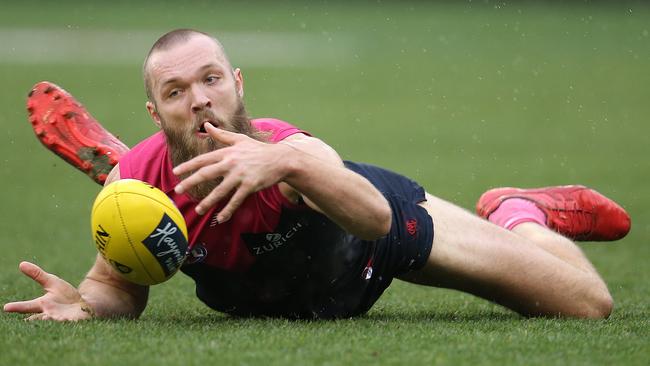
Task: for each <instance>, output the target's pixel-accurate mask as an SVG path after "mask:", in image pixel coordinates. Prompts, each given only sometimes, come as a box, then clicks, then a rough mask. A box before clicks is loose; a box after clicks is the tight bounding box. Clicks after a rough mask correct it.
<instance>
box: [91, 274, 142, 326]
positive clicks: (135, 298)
mask: <svg viewBox="0 0 650 366" xmlns="http://www.w3.org/2000/svg"><path fill="white" fill-rule="evenodd" d="M79 293H80V294H81V297H82V298H83V300H84V302H85V303H86V304H87V305H88V307H87V308H86V309H83V306H82V310H84V311H86V312H88V313H90V314H91V315H93V316H94V317H98V318H116V317H127V318H137V317H138V316H140V314H141V313H142V312H143V311H144V308H145V306H146V302H147V300H146V298H147V297H148V293H149V291H148V288H146V287H143V289H141V290H139V293H137V294H135V293H133V292H131V291H125V290H124V289H121V288H119V287H115V286H113V285H109V284H106V283H104V282H101V281H97V280H94V279H92V278H86V279H85V280H84V281H83V282H82V283H81V284H80V285H79Z"/></svg>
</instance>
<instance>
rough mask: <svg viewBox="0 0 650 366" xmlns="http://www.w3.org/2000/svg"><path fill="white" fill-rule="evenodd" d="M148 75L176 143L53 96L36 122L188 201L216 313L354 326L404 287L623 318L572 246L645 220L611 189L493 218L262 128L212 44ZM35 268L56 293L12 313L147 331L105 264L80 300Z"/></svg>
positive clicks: (486, 199)
mask: <svg viewBox="0 0 650 366" xmlns="http://www.w3.org/2000/svg"><path fill="white" fill-rule="evenodd" d="M143 73H144V80H145V88H146V91H147V96H148V101H147V102H146V108H147V110H148V112H149V114H150V116H151V118H152V119H153V121H154V123H155V124H156V125H157V126H158V127H160V129H161V131H159V132H158V133H156V134H154V135H153V136H151V137H149V138H147V139H145V140H144V141H143V142H141V143H139V144H138V145H137V146H135V147H134V148H133V149H132V150H128V148H126V147H125V146H123V145H122V144H121V143H120V142H119V141H118V140H117V139H115V138H114V137H113V136H112V135H110V134H109V133H108V132H107V131H105V130H104V129H103V128H102V127H101V126H100V125H99V124H98V123H97V122H95V121H94V120H93V119H92V117H90V115H89V114H88V113H87V112H86V111H85V110H84V109H83V107H82V106H81V105H79V104H78V103H77V102H76V101H75V100H74V98H72V96H70V95H69V94H67V93H66V92H65V91H63V90H62V89H60V88H58V87H56V86H54V85H52V84H49V83H41V84H38V85H37V86H36V87H35V88H34V90H33V91H32V93H30V97H29V100H28V109H29V110H30V120H31V121H32V124H33V126H34V129H35V131H36V133H37V135H38V136H39V138H40V139H41V141H42V142H43V143H44V144H45V145H46V146H48V148H50V149H51V150H52V151H54V152H56V153H57V154H59V155H61V156H62V157H63V158H64V159H66V160H67V161H68V162H70V163H72V164H73V165H75V166H76V167H78V168H79V169H81V170H83V171H85V172H86V173H88V174H89V175H91V176H92V177H93V178H94V179H95V180H96V181H98V182H103V181H105V183H106V184H109V183H111V182H114V181H116V180H118V179H125V178H135V179H140V180H143V181H146V182H147V183H149V184H151V185H153V186H156V187H158V188H160V189H161V190H162V191H163V192H165V193H166V194H167V195H168V196H169V197H170V198H171V199H172V200H173V201H174V203H175V204H176V205H177V206H178V208H179V210H180V211H181V212H182V213H183V216H184V218H185V220H186V222H187V225H188V230H189V242H190V245H191V248H190V249H191V250H190V252H189V253H188V258H187V260H186V262H185V263H184V264H183V266H182V268H181V270H182V271H183V272H184V273H185V274H187V275H189V276H191V277H192V278H193V279H194V281H195V283H196V293H197V296H198V297H199V298H200V299H201V300H202V301H203V302H204V303H205V304H206V305H208V306H210V307H211V308H213V309H215V310H217V311H221V312H225V313H228V314H233V315H238V316H280V317H289V318H325V319H328V318H341V317H351V316H356V315H360V314H363V313H365V312H366V311H368V310H369V309H370V308H371V307H372V305H373V304H374V303H375V301H377V299H378V298H379V297H380V296H381V294H382V293H383V291H384V290H385V289H386V288H387V287H388V286H389V285H390V283H391V281H392V280H393V279H394V278H399V279H401V280H405V281H410V282H414V283H418V284H422V285H427V286H436V287H445V288H452V289H457V290H461V291H465V292H469V293H471V294H474V295H477V296H480V297H482V298H485V299H487V300H490V301H494V302H496V303H498V304H501V305H504V306H506V307H508V308H510V309H512V310H514V311H516V312H518V313H520V314H522V315H526V316H567V317H589V318H604V317H607V316H609V314H610V312H611V310H612V299H611V296H610V294H609V291H608V289H607V286H606V285H605V283H604V281H603V280H602V279H601V278H600V276H599V275H598V273H597V272H596V270H595V269H594V267H593V266H592V265H591V263H590V262H589V260H588V259H587V258H586V257H585V256H584V254H583V253H582V251H581V250H580V248H579V247H578V246H576V245H575V243H573V242H572V241H571V239H574V240H616V239H619V238H622V237H623V236H625V235H626V234H627V232H628V230H629V228H630V220H629V217H628V215H627V213H626V212H625V211H624V210H623V209H622V208H621V207H620V206H618V205H617V204H616V203H614V202H613V201H611V200H609V199H608V198H606V197H604V196H603V195H601V194H599V193H597V192H596V191H594V190H591V189H588V188H586V187H582V186H563V187H548V188H543V189H533V190H522V189H514V188H500V189H494V190H491V191H488V192H486V193H485V194H484V195H483V196H482V197H481V198H480V199H479V202H478V204H477V210H478V213H479V215H480V216H481V217H483V218H485V219H488V220H484V219H482V218H480V217H477V216H475V215H472V214H470V213H469V212H466V211H465V210H463V209H461V208H459V207H457V206H455V205H453V204H451V203H448V202H445V201H443V200H441V199H439V198H436V197H434V196H433V195H431V194H429V193H426V192H425V191H424V189H423V188H422V187H421V186H420V185H419V184H418V183H416V182H414V181H412V180H410V179H408V178H406V177H403V176H400V175H398V174H395V173H393V172H390V171H387V170H384V169H381V168H378V167H374V166H370V165H366V164H359V163H353V162H347V161H346V162H344V161H342V160H341V158H340V157H339V156H338V154H337V153H336V152H335V151H334V150H333V149H332V148H331V147H329V146H328V145H326V144H325V143H324V142H322V141H321V140H319V139H317V138H315V137H313V136H310V135H309V133H307V132H305V131H303V130H301V129H299V128H297V127H295V126H293V125H291V124H289V123H287V122H284V121H280V120H277V119H271V118H262V119H252V120H250V119H249V118H248V117H247V114H246V111H245V108H244V105H243V101H242V100H243V95H244V83H243V77H242V73H241V70H240V69H238V68H233V67H232V66H231V64H230V61H229V60H228V58H227V56H226V54H225V52H224V50H223V47H222V46H221V44H220V43H219V42H218V41H217V40H216V39H215V38H213V37H211V36H209V35H207V34H205V33H202V32H198V31H194V30H187V29H181V30H175V31H172V32H169V33H167V34H165V35H164V36H162V37H161V38H160V39H159V40H158V41H157V42H156V43H155V44H154V46H153V47H152V49H151V51H150V52H149V54H148V56H147V58H146V60H145V63H144V68H143ZM72 136H77V137H76V138H72ZM118 162H119V163H118ZM113 165H115V166H114V168H112V170H110V173H109V174H107V172H108V171H107V169H109V167H112V166H113ZM434 224H435V227H436V230H435V235H434ZM19 267H20V270H21V271H23V272H24V273H25V274H26V275H28V276H30V277H31V278H33V279H34V280H35V281H37V282H38V283H39V284H40V285H41V286H43V288H44V289H45V291H46V294H45V295H43V296H42V297H40V298H38V299H34V300H28V301H21V302H14V303H9V304H6V305H5V307H4V310H5V311H8V312H19V313H26V314H32V315H31V316H30V317H29V318H30V319H54V320H61V321H64V320H80V319H87V318H91V317H94V316H95V317H116V316H126V317H138V316H139V315H140V314H141V313H142V311H144V309H145V307H146V304H147V298H148V287H146V286H139V285H135V284H132V283H129V282H127V281H126V280H124V279H123V278H122V277H120V275H119V274H118V273H117V271H116V270H115V269H114V268H112V267H111V266H110V265H109V264H107V263H106V262H105V261H104V259H103V258H102V257H101V256H98V257H97V259H96V261H95V264H94V265H93V267H92V268H91V270H90V271H89V273H88V274H87V276H86V278H85V280H84V281H83V282H82V283H81V284H80V285H79V288H78V289H77V288H74V287H73V286H71V285H70V284H68V283H67V282H65V281H64V280H62V279H60V278H58V277H56V276H54V275H51V274H49V273H47V272H45V271H43V270H42V269H40V268H39V267H38V266H36V265H35V264H32V263H29V262H22V263H21V264H20V266H19Z"/></svg>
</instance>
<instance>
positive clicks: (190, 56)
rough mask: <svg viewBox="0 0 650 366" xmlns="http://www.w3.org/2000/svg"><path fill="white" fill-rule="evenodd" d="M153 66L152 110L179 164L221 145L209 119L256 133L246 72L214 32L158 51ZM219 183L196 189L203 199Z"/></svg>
mask: <svg viewBox="0 0 650 366" xmlns="http://www.w3.org/2000/svg"><path fill="white" fill-rule="evenodd" d="M147 70H148V71H147V72H148V73H149V77H150V80H151V94H152V98H153V101H152V102H153V103H151V102H148V103H147V109H148V111H149V113H150V114H151V116H152V118H153V119H154V122H156V124H158V125H159V126H160V127H161V128H162V129H163V131H164V132H165V136H166V138H167V144H168V145H169V149H170V153H171V157H172V163H173V164H174V165H178V164H180V163H182V162H184V161H187V160H189V159H191V158H193V157H195V156H197V155H199V154H203V153H206V152H209V151H212V150H214V149H217V148H219V147H221V146H219V145H218V143H216V142H215V141H213V140H212V139H211V138H210V137H209V136H208V134H207V133H206V132H205V130H204V128H203V124H204V123H205V122H209V123H212V124H213V125H215V126H217V127H219V128H222V129H225V130H229V131H233V132H239V133H245V134H248V135H250V134H253V131H252V130H251V126H250V122H249V120H248V118H247V116H246V110H245V108H244V105H243V102H242V96H243V81H242V77H241V72H240V71H239V69H236V70H232V67H231V66H230V64H229V62H228V61H227V59H226V57H225V56H224V55H223V53H222V51H221V49H220V48H219V47H218V45H217V44H216V43H215V42H214V41H213V40H212V39H210V38H209V37H205V36H200V35H197V36H194V37H192V38H191V39H190V40H188V41H187V42H184V43H179V44H178V45H175V46H173V47H172V48H170V49H168V50H164V51H157V52H156V53H154V54H153V55H152V56H151V57H150V59H149V63H148V68H147ZM216 184H217V182H213V183H212V184H210V185H209V186H205V187H200V188H198V191H196V192H190V193H192V195H193V196H196V197H197V198H201V197H202V196H204V195H205V194H207V192H209V191H210V190H211V187H214V186H215V185H216Z"/></svg>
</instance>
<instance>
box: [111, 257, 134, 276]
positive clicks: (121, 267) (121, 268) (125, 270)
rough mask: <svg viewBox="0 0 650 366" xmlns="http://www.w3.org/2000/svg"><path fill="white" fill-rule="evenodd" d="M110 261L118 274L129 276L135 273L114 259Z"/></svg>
mask: <svg viewBox="0 0 650 366" xmlns="http://www.w3.org/2000/svg"><path fill="white" fill-rule="evenodd" d="M108 261H109V262H110V263H111V265H112V266H113V268H115V269H116V270H117V271H118V272H120V273H122V274H128V273H131V271H133V269H132V268H131V267H129V266H127V265H126V264H122V263H120V262H118V261H115V260H112V259H109V260H108Z"/></svg>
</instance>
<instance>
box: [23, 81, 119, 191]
mask: <svg viewBox="0 0 650 366" xmlns="http://www.w3.org/2000/svg"><path fill="white" fill-rule="evenodd" d="M27 111H28V112H29V121H30V122H31V124H32V127H33V128H34V133H36V137H38V139H39V140H40V141H41V143H43V145H45V147H47V148H48V149H49V150H51V151H52V152H54V153H55V154H57V155H59V156H60V157H61V158H63V160H65V161H67V162H68V163H70V164H72V165H73V166H74V167H76V168H77V169H79V170H81V171H82V172H84V173H86V174H87V175H88V176H89V177H90V178H92V179H93V180H94V181H95V182H97V183H99V184H104V181H105V180H106V177H107V176H108V173H110V171H111V169H113V167H114V166H115V164H117V162H118V161H119V160H120V158H121V157H122V156H123V155H124V154H126V153H127V152H128V151H129V148H128V147H127V146H126V145H124V144H123V143H122V142H121V141H120V140H118V139H117V138H116V137H115V136H113V135H112V134H111V133H110V132H108V131H106V130H105V129H104V127H102V126H101V125H100V124H99V123H98V122H97V121H96V120H95V119H94V118H93V117H92V116H91V115H90V114H89V113H88V112H87V111H86V109H85V108H84V107H83V106H82V105H81V104H80V103H79V102H77V101H76V100H75V99H74V97H73V96H72V95H70V94H68V93H67V92H66V91H65V90H63V89H61V88H60V87H58V86H56V85H54V84H52V83H49V82H47V81H43V82H40V83H38V84H36V85H34V88H33V89H32V91H31V92H29V97H28V98H27Z"/></svg>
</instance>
